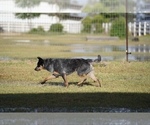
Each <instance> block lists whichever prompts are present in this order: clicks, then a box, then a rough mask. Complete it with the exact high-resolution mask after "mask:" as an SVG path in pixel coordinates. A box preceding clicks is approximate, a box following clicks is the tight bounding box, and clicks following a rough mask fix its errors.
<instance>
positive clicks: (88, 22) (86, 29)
mask: <svg viewBox="0 0 150 125" xmlns="http://www.w3.org/2000/svg"><path fill="white" fill-rule="evenodd" d="M91 23H92V19H91V18H90V17H86V18H85V19H84V20H83V21H82V24H83V30H82V32H85V33H90V32H91V29H92V26H91Z"/></svg>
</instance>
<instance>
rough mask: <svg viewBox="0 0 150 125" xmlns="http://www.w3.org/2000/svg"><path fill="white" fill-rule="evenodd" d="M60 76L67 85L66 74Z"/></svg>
mask: <svg viewBox="0 0 150 125" xmlns="http://www.w3.org/2000/svg"><path fill="white" fill-rule="evenodd" d="M62 78H63V80H64V84H65V86H66V87H68V81H67V75H66V74H65V73H64V74H63V75H62Z"/></svg>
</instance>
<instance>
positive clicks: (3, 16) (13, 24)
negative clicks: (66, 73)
mask: <svg viewBox="0 0 150 125" xmlns="http://www.w3.org/2000/svg"><path fill="white" fill-rule="evenodd" d="M81 11H82V6H81V5H77V4H72V3H69V4H67V5H66V7H64V8H60V7H59V5H58V4H49V3H47V2H44V1H43V2H40V3H39V5H37V6H34V7H25V8H21V7H18V6H17V5H16V4H15V0H0V27H2V28H3V29H4V31H5V32H27V31H29V30H30V29H31V28H37V27H38V26H42V27H44V29H45V30H46V31H47V30H49V28H50V26H51V24H55V23H61V24H62V25H63V26H64V31H65V32H68V33H80V31H81V17H78V14H79V13H81ZM15 13H40V16H39V17H37V18H33V19H19V18H17V17H16V16H15ZM58 13H59V14H66V13H67V14H70V18H68V19H67V18H66V19H61V20H60V18H59V17H58V16H57V14H58ZM75 16H76V18H72V17H75Z"/></svg>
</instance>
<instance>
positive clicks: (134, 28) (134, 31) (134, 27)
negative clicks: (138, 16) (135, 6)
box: [133, 22, 136, 37]
mask: <svg viewBox="0 0 150 125" xmlns="http://www.w3.org/2000/svg"><path fill="white" fill-rule="evenodd" d="M133 36H134V37H136V22H134V23H133Z"/></svg>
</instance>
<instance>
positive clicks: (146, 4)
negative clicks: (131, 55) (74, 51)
mask: <svg viewBox="0 0 150 125" xmlns="http://www.w3.org/2000/svg"><path fill="white" fill-rule="evenodd" d="M126 13H127V16H128V20H126ZM126 21H127V22H126ZM126 23H127V25H126ZM126 26H128V34H129V40H131V41H139V37H140V36H147V37H149V34H150V1H149V0H25V1H24V0H1V1H0V34H10V33H30V34H51V33H59V34H60V33H62V34H74V35H79V34H80V35H82V34H84V35H85V34H86V35H85V36H86V38H85V39H86V40H87V41H94V40H95V41H117V40H123V39H125V38H126V35H127V34H126V33H127V32H126V29H127V27H126ZM139 46H141V45H139ZM143 46H145V45H143ZM107 47H108V46H107ZM142 48H143V49H141V48H138V49H137V47H136V48H134V49H133V48H132V47H129V50H130V51H135V52H137V51H139V50H140V52H141V51H142V50H143V51H144V52H148V53H149V52H150V49H149V48H150V47H149V46H148V47H147V46H146V47H145V48H144V47H142ZM108 49H110V47H108ZM108 49H107V50H108ZM111 49H114V48H111ZM120 49H121V50H125V49H122V47H119V50H120ZM136 50H137V51H136ZM148 60H149V57H148Z"/></svg>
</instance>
